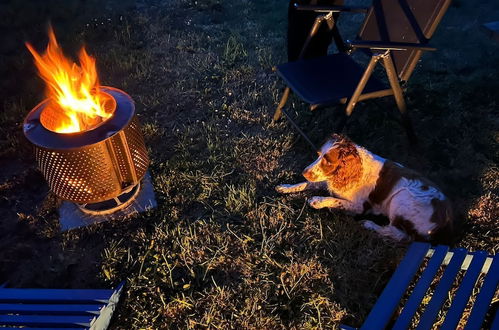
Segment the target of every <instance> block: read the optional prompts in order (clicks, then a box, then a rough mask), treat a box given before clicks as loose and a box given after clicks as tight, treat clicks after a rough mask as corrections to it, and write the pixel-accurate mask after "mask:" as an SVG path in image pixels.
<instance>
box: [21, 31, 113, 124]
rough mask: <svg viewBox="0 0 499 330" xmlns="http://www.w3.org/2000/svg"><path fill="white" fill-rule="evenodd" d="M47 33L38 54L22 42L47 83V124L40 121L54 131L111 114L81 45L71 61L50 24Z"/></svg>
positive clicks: (101, 118) (106, 99)
mask: <svg viewBox="0 0 499 330" xmlns="http://www.w3.org/2000/svg"><path fill="white" fill-rule="evenodd" d="M48 33H49V43H48V45H47V49H46V51H45V53H44V54H42V55H40V54H39V53H38V52H37V51H36V50H35V49H34V48H33V46H31V44H29V43H26V47H27V48H28V50H29V51H30V52H31V54H32V55H33V57H34V59H35V65H36V67H37V68H38V71H39V74H40V76H41V78H42V79H43V80H44V81H45V82H46V84H47V97H48V98H49V99H50V102H49V105H48V106H47V108H46V110H44V112H47V113H50V119H49V120H47V119H46V120H45V123H49V124H48V125H46V124H44V120H43V118H41V121H42V124H44V126H46V128H48V129H50V130H52V131H54V132H58V133H75V132H81V131H85V130H89V129H92V128H93V127H95V126H97V125H98V124H99V123H101V122H103V121H104V120H106V119H107V118H109V117H111V116H112V113H113V111H114V107H112V108H110V107H109V101H110V100H109V97H108V96H107V94H104V93H102V92H100V89H99V78H98V75H97V69H96V67H95V59H94V58H93V57H91V56H89V55H88V54H87V52H86V50H85V47H82V48H81V50H80V53H79V55H78V58H79V62H80V65H78V64H76V63H74V62H72V61H71V60H70V59H68V58H66V57H65V56H64V54H63V52H62V49H61V48H60V47H59V44H58V43H57V40H56V38H55V34H54V31H53V29H52V28H51V27H50V28H49V31H48ZM42 115H43V114H42ZM47 126H50V127H47Z"/></svg>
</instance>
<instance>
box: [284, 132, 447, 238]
mask: <svg viewBox="0 0 499 330" xmlns="http://www.w3.org/2000/svg"><path fill="white" fill-rule="evenodd" d="M318 154H319V158H317V160H316V161H315V162H313V163H312V164H310V165H309V166H308V167H307V168H306V169H305V170H304V171H303V176H304V177H305V178H306V179H307V182H302V183H298V184H282V185H279V186H277V187H276V190H277V191H278V192H280V193H295V192H300V191H304V190H309V189H326V190H328V191H329V193H330V195H331V196H329V197H320V196H314V197H311V198H310V199H309V200H308V203H309V204H310V206H312V207H313V208H316V209H320V208H323V207H328V208H331V209H336V210H344V211H346V212H350V213H354V214H366V213H373V214H382V215H385V216H387V217H388V219H389V220H390V223H389V224H388V225H386V226H379V225H377V224H376V223H374V222H372V221H369V220H366V221H364V222H363V225H364V227H366V228H368V229H371V230H374V231H376V232H377V233H379V234H381V235H382V236H385V237H389V238H392V239H394V240H396V241H405V242H408V241H412V240H414V239H416V240H427V241H439V242H448V241H450V240H451V238H452V230H453V217H452V209H451V204H450V202H449V201H448V199H447V198H446V197H445V195H444V194H443V193H442V192H441V191H440V189H438V188H437V186H436V185H435V184H434V183H432V182H431V181H429V180H427V179H425V178H424V177H422V176H421V175H420V174H418V173H417V172H415V171H413V170H410V169H408V168H406V167H404V166H402V165H400V164H398V163H395V162H392V161H390V160H386V159H384V158H381V157H379V156H377V155H375V154H372V153H371V152H369V151H367V150H366V149H364V148H362V147H360V146H358V145H356V144H355V143H353V142H352V141H350V140H349V139H348V138H346V137H344V136H341V135H337V134H333V136H332V137H331V138H330V139H329V140H328V141H327V142H326V143H325V144H324V145H323V146H322V147H321V149H320V151H319V152H318Z"/></svg>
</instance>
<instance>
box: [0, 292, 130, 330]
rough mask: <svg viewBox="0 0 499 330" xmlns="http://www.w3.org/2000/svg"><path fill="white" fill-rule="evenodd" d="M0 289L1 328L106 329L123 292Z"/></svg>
mask: <svg viewBox="0 0 499 330" xmlns="http://www.w3.org/2000/svg"><path fill="white" fill-rule="evenodd" d="M123 286H124V282H122V283H121V284H120V285H118V287H116V289H114V290H93V289H11V288H0V329H18V328H22V329H31V328H36V329H53V328H57V329H61V328H68V329H73V330H74V329H96V330H97V329H102V330H103V329H107V327H108V325H109V322H110V321H111V317H112V315H113V312H114V310H115V308H116V305H117V303H118V300H119V298H120V295H121V293H122V291H123Z"/></svg>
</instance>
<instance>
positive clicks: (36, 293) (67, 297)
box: [0, 289, 114, 303]
mask: <svg viewBox="0 0 499 330" xmlns="http://www.w3.org/2000/svg"><path fill="white" fill-rule="evenodd" d="M113 292H114V290H87V289H0V302H2V303H9V302H29V301H33V302H41V301H47V302H71V303H77V302H96V301H97V302H103V303H107V302H108V301H109V297H111V295H112V294H113Z"/></svg>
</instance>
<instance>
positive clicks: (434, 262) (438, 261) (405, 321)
mask: <svg viewBox="0 0 499 330" xmlns="http://www.w3.org/2000/svg"><path fill="white" fill-rule="evenodd" d="M447 251H449V247H448V246H444V245H439V246H437V247H436V248H435V252H434V253H433V255H432V256H431V258H430V260H429V261H428V265H427V266H426V268H425V270H424V271H423V273H422V274H421V277H420V279H419V281H418V283H417V284H416V286H415V287H414V290H413V291H412V294H411V296H410V297H409V299H408V300H407V302H406V303H405V307H404V309H403V310H402V312H401V313H400V315H399V317H398V319H397V321H396V322H395V324H394V326H393V330H396V329H397V330H405V329H407V328H408V327H409V323H410V322H411V320H412V318H413V316H414V314H415V313H416V311H417V310H418V308H419V306H420V304H421V301H422V300H423V298H424V296H425V293H426V291H427V290H428V288H429V287H430V284H431V282H432V281H433V279H434V278H435V274H436V273H437V272H438V269H439V268H440V265H442V261H443V260H444V258H445V256H446V254H447Z"/></svg>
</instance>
